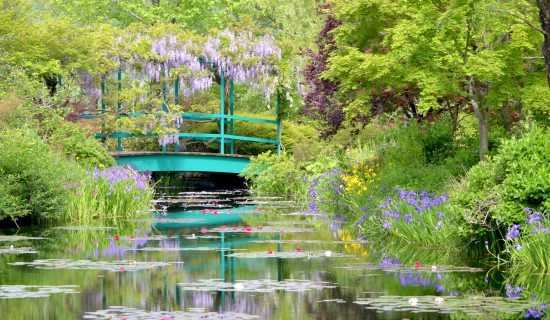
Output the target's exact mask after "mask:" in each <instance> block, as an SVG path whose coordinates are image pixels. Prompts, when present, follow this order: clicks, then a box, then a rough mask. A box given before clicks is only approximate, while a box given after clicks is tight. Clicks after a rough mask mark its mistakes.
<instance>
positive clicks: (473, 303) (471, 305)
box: [354, 296, 538, 315]
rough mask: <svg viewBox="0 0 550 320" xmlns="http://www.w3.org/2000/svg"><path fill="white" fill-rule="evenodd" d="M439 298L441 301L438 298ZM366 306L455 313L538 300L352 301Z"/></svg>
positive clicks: (516, 307)
mask: <svg viewBox="0 0 550 320" xmlns="http://www.w3.org/2000/svg"><path fill="white" fill-rule="evenodd" d="M441 300H443V301H441ZM354 303H356V304H360V305H364V306H365V307H366V308H368V309H372V310H379V311H409V312H413V313H420V312H438V313H457V312H462V313H466V314H471V315H479V314H488V313H502V312H504V313H519V312H522V311H524V310H525V309H527V308H529V307H534V306H537V305H538V304H537V303H536V302H534V301H532V300H521V299H510V298H503V297H483V296H462V297H450V296H445V297H435V296H418V297H410V296H380V297H374V298H364V299H358V300H357V301H354Z"/></svg>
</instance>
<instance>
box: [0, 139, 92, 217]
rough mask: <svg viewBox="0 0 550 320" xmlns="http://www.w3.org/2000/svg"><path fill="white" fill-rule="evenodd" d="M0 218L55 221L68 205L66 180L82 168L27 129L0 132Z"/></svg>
mask: <svg viewBox="0 0 550 320" xmlns="http://www.w3.org/2000/svg"><path fill="white" fill-rule="evenodd" d="M0 137H1V138H0V172H1V176H0V186H1V187H2V188H0V190H1V192H0V204H1V205H0V219H3V218H8V217H9V218H11V219H13V220H16V219H17V218H20V217H23V216H26V215H31V217H32V218H33V219H35V220H57V219H59V218H60V216H61V215H62V214H63V213H64V212H65V211H66V209H67V206H68V204H69V199H68V192H67V190H66V189H65V188H64V187H63V186H64V185H65V183H67V182H74V181H77V180H78V179H79V178H80V177H81V175H82V174H83V170H82V169H80V168H79V167H78V166H77V165H75V164H73V163H70V162H68V161H67V160H66V159H65V158H64V157H63V156H62V155H57V154H54V153H53V152H52V150H51V149H50V147H49V146H48V145H47V144H46V143H45V142H44V140H43V139H42V138H41V137H39V136H38V135H37V134H36V133H35V132H33V131H32V130H30V129H28V128H21V129H12V128H5V129H3V130H1V131H0Z"/></svg>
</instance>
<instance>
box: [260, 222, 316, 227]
mask: <svg viewBox="0 0 550 320" xmlns="http://www.w3.org/2000/svg"><path fill="white" fill-rule="evenodd" d="M266 224H268V225H272V226H280V225H284V226H291V225H313V222H311V221H268V222H266Z"/></svg>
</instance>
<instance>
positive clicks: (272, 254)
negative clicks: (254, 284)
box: [226, 248, 355, 259]
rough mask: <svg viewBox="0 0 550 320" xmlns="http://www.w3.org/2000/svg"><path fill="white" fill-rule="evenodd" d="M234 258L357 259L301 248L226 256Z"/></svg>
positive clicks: (346, 255) (340, 254) (345, 255)
mask: <svg viewBox="0 0 550 320" xmlns="http://www.w3.org/2000/svg"><path fill="white" fill-rule="evenodd" d="M226 256H227V257H232V258H245V259H257V258H281V259H304V258H306V259H314V258H322V257H335V258H355V257H354V256H352V255H349V254H345V253H336V252H331V251H302V249H301V248H295V251H284V252H279V251H273V250H268V251H265V252H238V253H232V254H228V255H226Z"/></svg>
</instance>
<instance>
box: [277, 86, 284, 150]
mask: <svg viewBox="0 0 550 320" xmlns="http://www.w3.org/2000/svg"><path fill="white" fill-rule="evenodd" d="M281 118H282V117H281V95H280V94H277V155H278V156H280V155H281V135H282V133H283V120H282V119H281Z"/></svg>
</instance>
